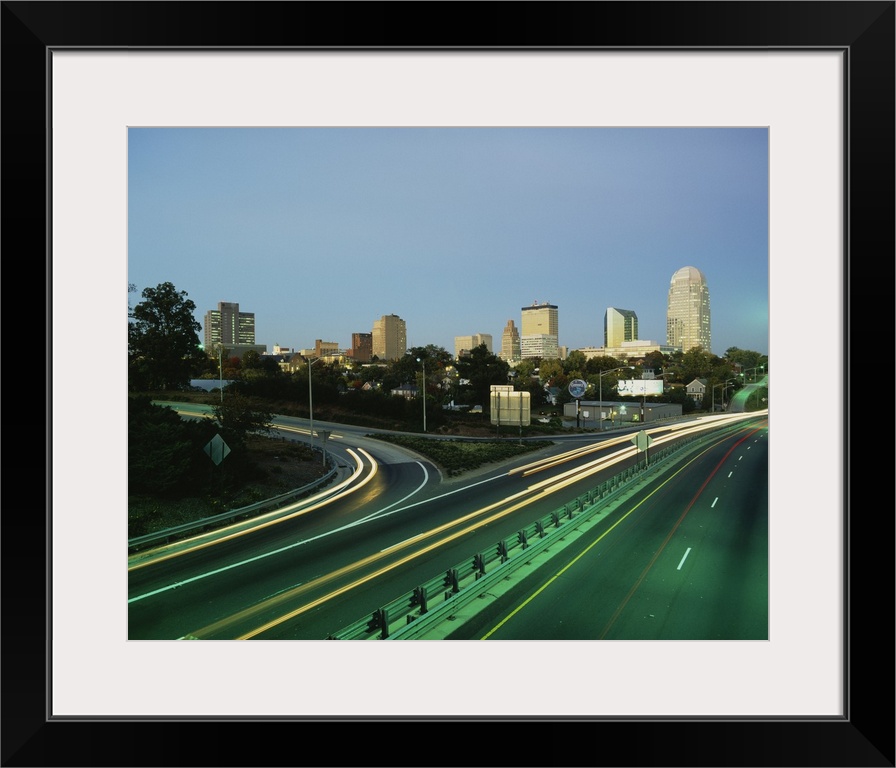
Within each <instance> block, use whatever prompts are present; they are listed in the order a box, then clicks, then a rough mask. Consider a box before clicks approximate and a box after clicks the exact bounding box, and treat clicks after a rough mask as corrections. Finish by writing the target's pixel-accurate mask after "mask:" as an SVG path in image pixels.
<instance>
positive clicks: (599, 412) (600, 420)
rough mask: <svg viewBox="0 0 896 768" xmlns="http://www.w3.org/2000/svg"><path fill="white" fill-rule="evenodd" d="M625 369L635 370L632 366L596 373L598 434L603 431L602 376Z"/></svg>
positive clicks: (622, 366)
mask: <svg viewBox="0 0 896 768" xmlns="http://www.w3.org/2000/svg"><path fill="white" fill-rule="evenodd" d="M625 369H629V370H632V371H633V370H635V366H633V365H621V366H619V367H618V368H611V369H610V370H609V371H598V372H597V386H598V390H599V395H598V404H597V423H598V424H599V425H600V429H599V430H598V431H599V432H603V431H604V410H603V408H604V374H605V373H613V371H622V370H625Z"/></svg>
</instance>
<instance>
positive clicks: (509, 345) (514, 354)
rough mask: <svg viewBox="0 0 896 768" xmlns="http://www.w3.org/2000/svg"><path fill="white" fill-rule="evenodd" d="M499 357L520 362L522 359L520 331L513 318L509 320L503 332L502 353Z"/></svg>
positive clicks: (512, 361) (511, 361)
mask: <svg viewBox="0 0 896 768" xmlns="http://www.w3.org/2000/svg"><path fill="white" fill-rule="evenodd" d="M499 357H500V358H501V359H502V360H506V361H507V362H508V363H518V362H519V360H520V331H519V328H517V327H516V326H515V325H514V323H513V320H508V321H507V325H505V326H504V333H502V334H501V354H500V355H499Z"/></svg>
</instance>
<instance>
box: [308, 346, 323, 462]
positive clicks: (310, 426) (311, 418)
mask: <svg viewBox="0 0 896 768" xmlns="http://www.w3.org/2000/svg"><path fill="white" fill-rule="evenodd" d="M305 359H306V360H307V361H308V431H309V432H310V433H311V453H312V454H313V453H314V406H313V403H312V401H311V366H312V365H314V363H316V362H317V361H318V360H320V358H319V357H315V358H313V359H312V358H310V357H307V358H305Z"/></svg>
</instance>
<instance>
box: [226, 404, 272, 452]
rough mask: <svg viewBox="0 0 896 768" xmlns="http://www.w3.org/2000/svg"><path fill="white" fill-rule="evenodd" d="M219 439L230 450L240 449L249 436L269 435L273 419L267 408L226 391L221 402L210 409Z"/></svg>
mask: <svg viewBox="0 0 896 768" xmlns="http://www.w3.org/2000/svg"><path fill="white" fill-rule="evenodd" d="M212 413H213V414H214V417H215V421H216V422H217V423H218V427H219V428H220V430H221V437H223V438H224V442H226V443H227V445H228V446H230V448H231V449H234V448H237V449H239V448H241V447H242V446H244V445H245V443H246V438H247V437H248V436H249V435H269V434H270V433H271V429H272V426H273V425H272V424H271V421H272V420H273V418H274V414H272V413H271V412H270V411H269V410H268V409H267V407H265V406H262V405H260V404H258V402H257V401H254V400H252V399H250V398H248V397H246V396H244V395H242V394H240V393H238V392H231V391H230V390H228V393H227V395H225V397H224V400H223V402H221V403H219V404H218V405H216V406H215V407H214V408H213V409H212Z"/></svg>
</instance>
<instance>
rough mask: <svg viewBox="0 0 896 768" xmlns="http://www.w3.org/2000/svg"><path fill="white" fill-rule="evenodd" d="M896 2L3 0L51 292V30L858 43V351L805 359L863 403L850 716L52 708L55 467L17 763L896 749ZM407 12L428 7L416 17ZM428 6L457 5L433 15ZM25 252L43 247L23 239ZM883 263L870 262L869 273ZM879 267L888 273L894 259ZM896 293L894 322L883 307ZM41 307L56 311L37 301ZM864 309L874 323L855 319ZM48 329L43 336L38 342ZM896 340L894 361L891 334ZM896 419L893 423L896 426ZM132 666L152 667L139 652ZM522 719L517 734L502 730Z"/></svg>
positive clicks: (243, 40) (26, 191) (851, 529)
mask: <svg viewBox="0 0 896 768" xmlns="http://www.w3.org/2000/svg"><path fill="white" fill-rule="evenodd" d="M894 7H896V6H894V2H861V1H859V2H836V1H831V2H825V1H821V2H816V1H815V0H806V1H805V2H777V1H771V2H714V1H708V2H571V3H567V2H556V3H540V2H532V3H490V2H483V3H385V4H379V3H370V4H367V3H296V2H220V3H215V2H164V1H163V2H116V1H112V2H78V1H77V0H72V1H71V2H14V1H13V2H3V3H2V17H0V21H2V30H0V31H2V39H0V55H2V65H3V66H2V88H0V94H2V103H3V107H4V109H3V112H2V124H3V131H2V150H3V155H2V156H3V163H2V192H3V193H4V194H3V201H4V205H3V225H4V226H3V229H2V238H3V243H4V245H6V246H7V248H6V253H7V256H8V258H7V264H8V265H10V266H12V267H14V268H15V271H14V272H11V273H10V277H11V280H12V284H13V285H14V286H15V287H22V286H24V285H25V284H28V285H29V287H32V286H35V285H38V284H40V285H42V286H46V292H45V294H46V295H45V298H46V296H47V295H48V294H49V261H50V259H49V244H50V242H51V239H50V237H49V234H50V233H49V232H48V217H47V204H48V178H49V173H48V171H49V160H48V141H47V139H48V135H49V131H50V118H51V115H49V112H48V92H49V90H48V89H49V87H50V80H49V55H48V54H49V52H50V51H52V50H54V49H60V48H74V49H91V48H125V47H133V48H142V47H152V48H168V47H172V48H173V47H186V48H194V49H219V50H227V49H231V48H233V47H240V48H247V47H249V48H251V47H259V48H275V47H282V48H295V47H309V48H332V49H344V50H352V49H368V48H373V47H376V48H394V49H419V48H441V47H447V48H483V49H489V50H510V49H517V50H531V49H539V48H544V49H557V48H563V49H581V50H588V49H598V48H599V49H607V50H616V49H622V50H649V49H653V48H662V49H668V48H694V49H698V48H699V49H704V50H705V49H719V50H730V49H736V48H750V49H754V48H770V49H772V48H774V49H793V50H795V51H797V50H812V49H827V50H830V49H840V50H842V51H844V52H845V54H846V57H845V58H846V69H845V76H846V77H845V82H846V83H847V96H848V99H847V109H846V125H845V126H844V128H845V131H844V135H845V137H846V144H847V146H846V148H845V149H846V156H847V158H848V161H847V165H848V173H847V174H846V176H845V179H844V183H845V190H844V192H845V195H844V199H845V211H844V220H845V223H846V226H845V228H844V238H845V243H844V245H845V253H847V259H846V263H845V265H844V275H843V278H844V280H843V285H844V291H845V294H846V295H845V296H844V306H845V307H847V308H848V309H847V313H846V317H844V318H843V334H844V336H843V338H844V346H845V347H846V359H845V360H842V361H824V362H823V363H819V361H806V368H807V371H809V370H814V371H815V373H816V374H818V371H819V369H822V371H823V372H822V373H821V374H818V375H819V376H820V378H819V380H818V381H817V385H818V386H824V387H827V388H829V389H830V391H831V398H832V399H842V402H843V404H844V409H843V419H844V424H845V430H844V434H845V435H846V443H845V445H843V446H842V447H841V446H833V445H832V446H831V447H830V449H831V450H835V449H838V448H842V451H843V456H844V459H843V471H844V480H845V482H844V489H845V498H844V500H843V503H844V507H845V512H846V514H845V521H844V547H845V552H844V563H845V565H846V569H845V570H846V580H845V581H846V583H845V584H844V596H845V603H846V616H845V618H846V620H847V632H846V636H845V637H844V648H845V664H844V667H845V670H846V678H845V680H844V691H843V696H844V712H845V716H844V717H842V718H834V719H823V718H782V719H776V718H773V717H771V716H770V717H768V718H757V719H749V720H737V721H732V720H728V719H726V718H722V717H719V718H705V719H699V720H688V719H687V718H681V719H678V718H661V719H632V720H626V719H624V718H620V719H610V720H595V719H588V718H570V719H562V718H548V717H546V718H544V719H537V720H536V723H535V724H533V723H532V722H530V721H529V720H526V719H522V720H520V719H513V718H469V719H464V718H458V719H456V720H455V721H453V722H452V721H449V722H444V721H442V720H438V719H435V718H427V717H420V718H402V719H395V718H391V719H390V718H388V717H384V718H376V717H359V718H344V719H340V720H336V721H334V720H328V719H325V718H321V719H315V718H306V719H304V720H303V721H302V722H295V721H289V720H287V719H284V720H278V719H276V718H273V719H269V720H265V719H257V720H256V719H250V718H247V719H240V720H236V721H234V720H233V719H227V718H224V719H219V720H215V719H213V718H204V719H189V718H184V719H177V718H159V719H144V720H137V721H134V720H129V719H127V718H115V717H113V718H110V719H108V720H97V719H90V718H72V719H67V720H63V721H60V720H57V719H53V718H51V717H50V716H49V713H48V686H49V675H50V673H51V672H50V666H49V649H50V638H49V634H48V632H47V627H48V621H47V617H48V611H47V599H48V591H47V590H48V585H49V572H48V566H49V557H48V554H49V541H48V518H49V503H50V488H49V473H48V471H45V472H44V475H43V477H41V478H38V480H37V486H38V487H41V486H46V487H47V500H48V502H47V505H46V506H47V513H46V514H41V510H39V509H34V506H36V505H33V504H32V505H25V506H24V509H23V505H21V504H20V503H17V504H16V505H7V514H6V515H5V516H4V523H5V526H4V527H5V531H4V533H5V534H6V535H5V536H4V537H3V540H2V552H3V567H4V576H5V577H6V578H4V580H3V584H2V611H3V618H4V620H5V621H4V624H5V626H4V630H3V643H2V661H3V675H2V686H3V688H2V690H3V704H2V729H3V743H2V764H3V765H4V766H81V765H84V766H97V767H99V766H138V765H182V766H186V765H190V766H197V765H209V766H231V765H233V766H236V765H272V766H273V765H304V764H309V765H311V764H314V765H340V766H342V765H466V764H482V765H617V766H623V765H632V766H635V765H637V766H654V765H657V766H659V765H663V766H704V765H707V766H709V765H712V766H893V765H894V751H896V750H894V719H896V718H894V668H893V653H892V650H893V640H894V636H893V613H892V610H893V606H894V600H893V597H894V594H893V582H894V579H893V573H892V565H893V554H894V553H893V541H894V537H893V533H894V530H893V524H894V521H893V514H892V509H893V507H892V505H884V507H885V508H884V509H883V510H881V509H880V508H879V505H880V502H874V501H868V500H867V498H865V497H864V495H863V494H862V493H861V492H860V491H858V492H857V490H856V484H857V483H855V482H850V478H851V472H852V467H853V466H856V467H857V466H858V463H859V462H858V460H857V459H858V456H859V455H861V457H862V458H861V475H858V474H857V477H856V480H857V481H858V483H861V484H863V485H864V484H866V483H862V480H866V481H867V479H868V477H869V476H870V477H871V479H872V481H874V482H877V483H879V482H880V479H881V478H884V479H885V482H886V483H887V484H889V483H891V482H892V481H891V478H892V466H893V465H892V463H891V462H887V464H886V465H884V463H883V462H882V461H881V460H880V457H881V456H889V453H888V448H878V447H877V446H876V445H875V444H874V438H872V437H869V438H868V442H867V443H866V442H865V441H863V443H861V444H860V443H859V442H858V437H857V435H860V434H861V433H862V428H863V426H868V425H869V424H874V425H878V424H880V420H879V419H877V418H875V417H874V416H873V415H871V414H870V410H869V409H868V408H867V403H865V404H864V405H863V407H862V409H861V411H859V410H858V408H857V406H858V404H859V401H858V398H857V396H856V388H855V387H854V386H853V384H852V377H851V372H852V371H854V370H856V364H857V363H858V362H859V361H862V362H865V363H866V366H863V370H864V369H865V368H866V367H867V366H869V364H870V367H871V368H872V370H871V371H868V372H867V373H869V374H870V375H871V376H872V377H875V376H876V375H877V373H876V371H875V370H874V369H876V367H877V366H876V365H875V362H876V361H875V360H874V359H873V358H872V359H870V360H869V359H868V357H866V355H867V353H868V352H869V351H870V347H869V346H868V344H867V341H868V335H869V333H868V328H869V327H871V328H875V329H876V330H875V331H874V332H873V334H874V335H875V336H876V338H875V339H874V346H875V347H876V346H878V345H879V343H880V341H882V340H886V341H889V340H890V339H891V336H890V333H891V332H892V328H893V325H892V314H891V313H892V309H893V285H894V281H893V278H892V274H891V271H890V270H891V269H892V266H893V255H894V253H896V249H894V61H896V59H894V29H896V27H894V18H896V17H894ZM409 17H411V18H413V19H415V20H416V21H415V22H414V23H413V24H412V25H411V26H410V27H408V25H407V22H408V19H409ZM427 18H429V19H436V18H437V19H438V21H437V22H435V21H433V22H425V21H424V20H425V19H427ZM298 20H301V21H300V23H299V21H298ZM406 30H407V31H406ZM424 30H425V31H424ZM402 38H404V39H402ZM408 38H410V41H409V40H408ZM34 251H37V252H41V251H43V252H44V258H40V257H39V256H37V255H34V256H32V255H31V254H32V252H34ZM25 253H27V254H28V258H27V259H26V260H23V259H22V258H21V256H22V255H24V254H25ZM23 261H27V263H23ZM853 265H855V266H856V270H855V273H854V272H853V269H852V267H853ZM35 266H36V272H37V273H38V274H36V275H33V274H32V273H31V271H30V270H31V269H34V268H35ZM22 270H24V274H23V272H22ZM866 270H867V271H868V273H869V274H870V275H871V277H870V278H869V277H868V276H866V275H865V274H864V273H865V271H866ZM881 270H883V271H884V273H885V275H886V277H887V278H889V279H881V277H880V273H881ZM19 275H23V277H24V280H23V279H22V278H21V277H19ZM8 285H9V283H8ZM16 306H18V305H17V304H16ZM26 306H27V305H26ZM884 310H886V319H887V320H889V321H890V322H887V323H884V322H882V318H880V317H879V315H880V314H882V312H883V311H884ZM27 311H28V312H29V313H31V314H33V315H35V316H36V315H37V314H38V313H37V312H34V311H33V310H31V309H30V307H29V309H28V310H27ZM48 312H49V302H47V313H45V315H44V318H43V319H44V320H45V322H46V328H45V329H44V334H43V335H42V336H41V337H40V340H41V341H45V342H46V344H45V349H46V350H47V355H46V357H45V364H46V395H47V397H46V409H47V411H46V414H47V420H46V429H45V430H43V432H42V433H41V435H40V437H34V436H32V434H33V435H36V434H37V430H34V429H33V428H29V429H28V430H24V431H25V432H27V434H28V438H26V446H27V444H30V443H31V442H34V443H35V446H34V449H33V450H32V451H30V452H29V451H27V449H26V450H25V451H23V450H21V448H19V449H17V450H16V453H15V455H16V457H17V458H18V461H19V462H22V463H23V464H24V463H25V462H26V460H27V457H28V456H29V454H30V461H27V464H28V466H29V467H30V466H34V465H36V464H37V463H38V457H45V458H46V461H45V464H44V466H45V469H48V468H49V456H50V444H51V438H50V434H51V433H50V420H51V417H52V416H51V410H50V397H49V396H50V393H51V391H52V386H53V383H54V381H55V380H58V379H57V375H58V374H55V373H54V371H53V365H52V356H51V355H52V349H53V340H52V339H51V338H50V335H49V328H50V323H49V318H48ZM854 313H855V315H856V320H857V321H859V322H855V323H853V322H852V319H853V314H854ZM20 317H21V316H20ZM28 322H29V325H30V322H31V321H30V320H29V321H28ZM10 328H12V329H13V330H16V331H17V333H16V335H17V336H18V335H19V333H20V332H19V325H18V324H16V325H10V324H7V329H10ZM7 335H9V334H7ZM7 340H8V342H10V343H11V342H12V341H13V340H12V339H11V338H8V339H7ZM863 341H864V342H865V343H864V344H863ZM33 343H34V338H33V337H32V338H31V339H30V341H29V342H28V346H31V345H32V344H33ZM17 346H18V345H17ZM9 351H11V350H9V349H8V352H9ZM862 352H865V354H864V355H861V353H862ZM794 353H795V354H798V350H794ZM886 360H887V362H889V356H888V355H887V356H886ZM15 378H16V379H18V377H15ZM8 380H9V376H7V382H8ZM887 381H888V379H887ZM860 383H861V381H858V382H857V385H858V384H860ZM887 391H888V390H887ZM13 393H14V394H13V395H12V396H13V397H16V398H18V397H22V396H24V393H21V392H19V391H18V388H17V387H16V388H15V389H13ZM880 394H881V393H880V392H875V391H871V392H869V393H868V396H869V398H870V400H872V401H880V400H881V399H882V400H883V403H884V406H883V408H886V403H887V402H888V400H887V399H886V398H880ZM114 397H117V395H115V394H114V393H113V394H112V395H111V398H114ZM863 402H864V401H863ZM883 408H880V410H883ZM10 430H14V431H15V432H16V433H18V432H19V430H20V428H19V427H9V426H8V432H7V434H9V431H10ZM884 430H886V427H884ZM884 437H885V439H884V442H885V443H889V440H888V439H887V438H888V437H889V436H888V435H886V432H885V436H884ZM854 444H855V450H856V453H855V454H853V452H852V449H853V446H854ZM860 445H861V448H860ZM862 449H864V450H862ZM860 451H861V453H859V452H860ZM853 457H854V458H855V459H856V460H855V461H854V460H852V458H853ZM13 461H15V459H13ZM13 480H18V478H17V477H14V478H13ZM8 487H9V485H8ZM13 491H16V492H17V493H16V495H17V497H18V494H19V493H23V494H25V495H26V498H30V493H31V488H30V486H29V487H26V488H24V489H23V488H21V486H20V485H19V484H18V483H15V484H14V488H13V489H10V495H11V494H12V493H13ZM19 498H21V497H19ZM23 511H27V512H28V514H23ZM45 542H46V544H45ZM869 596H870V597H869ZM97 673H98V674H101V673H102V670H97ZM134 674H135V678H136V679H138V680H139V675H140V670H134ZM337 676H338V673H337ZM416 684H420V678H418V677H414V676H413V672H411V671H409V680H408V687H409V695H412V688H413V685H416ZM492 684H493V681H492V680H490V679H484V680H483V682H482V686H483V687H482V690H481V691H471V696H477V695H482V696H485V695H489V686H490V685H492ZM370 695H373V692H371V694H370ZM356 725H364V730H363V731H362V732H360V733H357V734H354V735H352V736H347V735H346V733H345V728H346V726H356ZM386 725H389V726H390V727H389V728H385V726H386ZM461 725H464V726H470V725H471V726H477V727H478V728H479V733H478V734H472V733H470V732H469V731H467V730H463V731H460V732H458V731H457V728H458V727H459V726H461ZM238 726H239V727H238ZM261 726H267V727H266V728H262V727H261ZM499 726H500V727H499ZM508 726H510V727H512V732H511V733H508V732H506V730H505V729H506V728H507V727H508ZM275 729H279V730H275ZM297 729H301V730H297ZM353 730H357V729H354V728H353ZM259 731H260V734H259ZM296 736H299V737H302V736H304V737H305V738H304V739H301V738H299V739H297V738H296ZM459 736H463V737H464V738H458V737H459Z"/></svg>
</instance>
